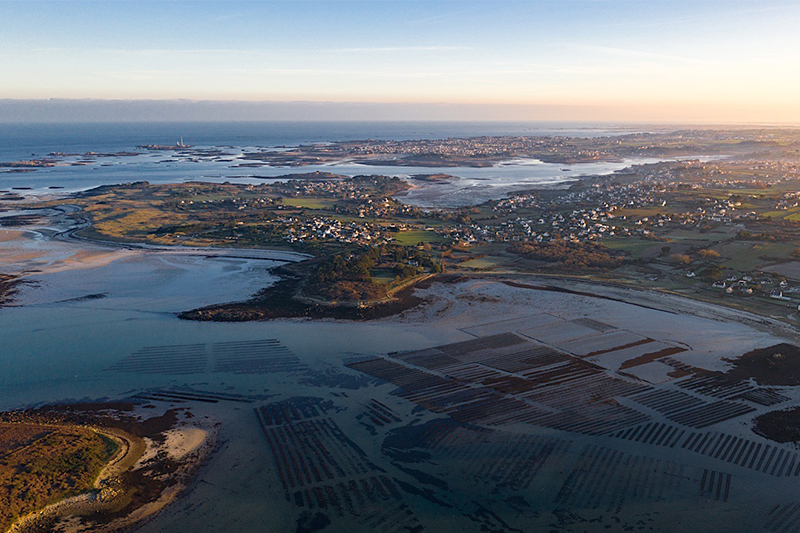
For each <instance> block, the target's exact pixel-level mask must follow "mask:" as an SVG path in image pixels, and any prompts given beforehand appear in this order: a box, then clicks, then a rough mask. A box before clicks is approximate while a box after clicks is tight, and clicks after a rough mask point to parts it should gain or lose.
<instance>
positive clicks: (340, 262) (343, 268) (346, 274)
mask: <svg viewBox="0 0 800 533" xmlns="http://www.w3.org/2000/svg"><path fill="white" fill-rule="evenodd" d="M375 268H380V269H383V270H384V271H386V270H388V271H390V272H393V273H394V274H395V275H396V276H397V278H396V279H397V280H403V279H407V278H410V277H413V276H416V275H417V274H419V273H420V272H425V271H427V272H439V271H440V270H441V268H440V266H439V264H438V263H436V262H435V261H434V260H433V258H432V257H431V255H430V253H429V252H428V251H426V250H422V249H419V248H416V247H413V246H401V245H397V244H386V245H383V246H376V247H374V248H367V249H363V250H361V251H360V252H354V253H351V254H348V255H345V254H336V255H334V256H332V257H330V258H328V259H327V260H325V261H323V262H322V263H320V264H319V266H317V268H316V270H314V272H313V273H312V274H311V276H310V278H309V285H310V286H309V292H310V293H313V294H318V295H321V296H325V297H327V298H330V299H332V300H375V299H379V298H383V297H385V296H386V295H387V289H386V285H383V284H380V283H376V282H374V281H373V279H372V275H371V271H372V270H373V269H375Z"/></svg>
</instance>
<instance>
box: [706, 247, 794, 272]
mask: <svg viewBox="0 0 800 533" xmlns="http://www.w3.org/2000/svg"><path fill="white" fill-rule="evenodd" d="M796 248H797V247H796V246H795V245H793V244H787V243H752V242H731V243H726V244H723V245H721V246H715V247H714V249H715V250H717V251H718V252H719V253H720V254H721V255H722V256H723V257H727V258H730V259H728V260H727V261H725V262H724V263H723V264H722V266H724V267H726V268H731V269H734V270H738V271H740V272H749V271H751V270H758V269H760V268H763V267H764V266H766V265H769V264H771V263H774V262H775V260H786V259H790V258H791V255H792V252H794V251H795V249H796ZM763 258H768V259H763Z"/></svg>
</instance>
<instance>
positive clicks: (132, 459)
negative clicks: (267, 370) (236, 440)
mask: <svg viewBox="0 0 800 533" xmlns="http://www.w3.org/2000/svg"><path fill="white" fill-rule="evenodd" d="M102 405H103V404H96V405H95V406H93V407H92V408H90V409H89V410H88V411H80V406H75V407H77V408H78V411H74V412H73V411H70V409H72V407H73V406H71V405H69V404H65V405H62V406H58V405H57V406H52V407H51V408H52V409H55V410H54V411H52V414H50V415H48V414H47V412H44V413H42V414H41V415H37V414H35V412H32V413H30V414H28V415H27V416H32V417H33V419H38V418H40V417H41V418H43V421H42V420H38V421H37V423H38V424H39V425H44V426H50V427H53V428H65V429H70V428H72V427H76V426H75V425H74V424H80V425H79V426H77V427H86V428H88V429H89V430H91V431H92V432H95V433H97V434H99V435H102V436H104V437H106V438H108V439H111V440H113V441H114V442H115V443H116V444H117V446H118V447H119V448H118V450H117V452H116V453H115V455H114V456H113V457H111V458H110V459H109V460H108V463H107V464H106V465H105V466H104V467H103V468H102V470H101V471H100V472H99V473H98V475H97V477H96V478H95V480H94V483H93V487H92V489H91V490H89V491H87V492H83V493H81V494H77V495H74V496H70V497H67V498H64V499H62V500H59V501H56V502H53V503H51V504H49V505H46V506H45V507H44V508H41V509H38V510H35V511H32V512H29V513H28V514H26V515H24V516H22V517H20V518H18V519H17V520H16V521H15V522H14V523H13V524H12V525H11V526H10V527H9V529H7V533H29V532H31V533H32V532H36V531H40V530H42V529H43V528H44V529H47V528H51V527H53V526H54V525H56V524H57V523H59V522H63V521H66V522H63V523H62V529H61V530H63V531H83V530H85V527H86V525H85V524H84V525H82V524H81V522H82V520H83V518H89V519H90V520H91V526H90V527H91V530H92V531H99V532H113V531H120V530H125V529H128V528H130V527H131V526H133V525H134V524H138V523H141V522H142V521H144V520H147V519H149V518H152V517H153V516H155V515H156V514H158V513H159V512H161V511H163V510H164V509H165V508H166V507H167V506H168V505H169V504H170V503H172V502H174V501H175V500H176V499H177V498H178V497H179V496H180V495H181V494H182V493H183V492H184V491H185V490H186V489H187V488H188V486H189V485H190V483H192V482H193V478H194V476H195V474H196V472H197V470H198V469H199V468H200V467H201V466H202V465H203V464H204V463H205V462H206V461H207V459H208V458H209V457H210V456H211V454H212V451H213V450H214V449H215V446H216V426H215V425H214V424H209V423H206V424H201V425H198V424H197V423H196V422H192V423H189V422H188V421H183V422H177V424H175V425H174V426H172V429H169V430H166V431H164V432H163V433H162V436H160V437H158V438H154V437H155V436H157V435H154V434H150V433H148V435H151V436H149V437H148V436H136V435H134V434H131V433H130V432H129V431H128V430H127V429H123V428H120V427H115V425H114V424H115V422H114V420H113V417H110V418H109V417H107V416H104V417H101V418H99V419H97V420H96V422H97V425H94V424H89V425H83V424H84V423H86V422H89V421H91V419H92V418H93V417H94V416H95V415H94V413H96V412H97V411H95V410H96V409H100V410H102ZM98 406H100V407H98ZM104 412H107V411H104ZM61 413H68V414H67V415H66V416H67V418H69V417H77V419H76V420H75V421H74V422H72V423H70V424H65V423H64V422H63V421H61V422H59V421H58V420H57V419H58V418H59V414H61ZM48 416H52V417H55V418H56V421H53V423H49V424H48V422H47V418H48ZM25 417H26V414H24V413H23V415H22V417H21V418H22V419H24V418H25ZM147 422H148V420H147V419H145V420H144V421H143V423H147ZM131 423H132V422H131V421H128V422H125V424H127V425H131ZM132 427H133V428H135V423H134V426H132ZM187 436H188V437H187ZM165 458H166V459H168V460H171V461H173V462H174V466H172V467H170V469H171V470H172V471H171V473H169V474H168V475H167V477H166V478H164V479H160V478H159V480H158V481H156V478H152V480H148V477H147V476H145V477H142V474H141V473H137V472H143V471H144V472H146V471H147V469H152V468H153V465H158V464H160V463H161V462H163V461H164V459H165ZM155 468H156V470H159V469H160V468H163V467H158V466H156V467H155ZM150 476H151V477H152V474H151V475H150ZM134 480H137V481H134ZM145 485H152V486H151V487H149V488H146V487H145ZM155 487H160V488H159V489H158V492H157V493H156V494H155V496H156V498H155V499H152V494H153V488H155ZM142 490H144V493H145V495H146V494H148V493H149V494H151V497H150V498H149V499H147V498H146V501H144V502H142V501H139V500H141V496H139V495H137V493H138V492H139V491H142ZM132 498H133V499H132ZM137 501H138V503H137ZM132 505H133V508H130V507H131V506H132Z"/></svg>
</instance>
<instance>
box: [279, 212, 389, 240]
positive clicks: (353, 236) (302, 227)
mask: <svg viewBox="0 0 800 533" xmlns="http://www.w3.org/2000/svg"><path fill="white" fill-rule="evenodd" d="M277 222H279V223H281V224H283V225H284V228H283V230H282V233H284V234H285V240H286V241H287V242H289V243H307V242H314V241H320V240H324V241H334V242H338V243H341V244H357V245H369V244H380V243H384V242H389V241H390V240H391V238H390V237H389V234H388V233H387V232H386V231H385V230H384V229H383V228H382V227H380V226H377V225H375V224H366V223H358V222H340V221H338V220H334V219H331V218H327V217H314V218H311V219H307V220H304V219H299V218H295V217H287V218H282V219H279V220H278V221H277Z"/></svg>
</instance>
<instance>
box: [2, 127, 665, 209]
mask: <svg viewBox="0 0 800 533" xmlns="http://www.w3.org/2000/svg"><path fill="white" fill-rule="evenodd" d="M657 129H658V128H657V127H649V128H634V127H631V126H625V125H618V124H600V125H598V124H589V123H586V124H581V123H555V122H547V123H507V122H501V123H491V122H490V123H483V122H481V123H475V122H470V123H467V122H464V123H461V122H447V123H438V122H430V123H429V122H413V123H412V122H264V123H250V122H238V123H197V122H194V123H116V124H108V123H104V124H2V125H0V161H20V160H29V159H38V158H46V157H48V156H49V155H50V154H51V153H60V154H67V155H66V157H62V158H61V163H60V164H58V165H57V166H55V167H49V168H38V169H36V170H35V171H32V172H9V171H5V172H3V171H2V169H0V191H5V192H8V191H12V190H13V191H14V193H15V194H22V195H27V196H30V195H34V196H41V195H44V194H48V195H49V194H53V193H54V192H55V191H60V192H62V193H69V192H77V191H81V190H86V189H90V188H93V187H97V186H99V185H112V184H118V183H129V182H135V181H148V182H150V183H176V182H186V181H207V182H224V181H236V182H238V183H261V182H263V181H264V180H269V179H272V178H275V177H277V176H286V175H292V174H298V173H303V172H314V171H325V172H334V173H338V174H342V175H349V176H353V175H358V174H381V175H388V176H401V177H408V176H411V175H417V174H430V173H432V172H440V171H442V172H447V173H448V174H451V175H453V176H456V177H458V178H459V179H458V180H455V181H451V182H448V183H447V184H445V185H442V184H441V183H439V184H438V186H437V187H435V188H431V187H430V186H429V187H420V188H419V189H417V190H414V191H411V192H410V193H408V194H407V195H406V196H405V197H404V198H403V201H405V202H407V203H409V204H412V205H416V206H419V207H458V206H464V205H473V204H478V203H482V202H485V201H486V200H490V199H497V198H502V197H504V196H507V195H508V194H511V193H513V192H514V191H516V190H519V189H524V188H530V187H549V186H557V185H559V184H563V183H568V182H570V181H574V180H575V179H577V178H579V177H581V176H587V175H605V174H609V173H612V172H615V171H618V170H620V169H622V168H625V167H626V166H628V165H631V164H634V163H648V162H655V161H657V160H655V159H628V160H624V161H603V162H591V163H580V164H571V165H562V164H555V163H544V162H541V161H538V160H530V159H529V160H519V159H518V160H512V161H507V162H501V163H498V164H497V165H495V166H493V167H489V168H473V167H447V168H443V169H435V168H433V169H432V168H430V167H397V166H373V165H369V166H367V165H359V164H353V163H352V162H346V161H345V162H341V163H335V164H324V165H310V166H304V167H273V166H261V167H257V168H253V167H251V166H240V165H241V164H242V163H248V162H247V161H242V160H240V159H239V158H240V157H241V155H242V154H243V153H245V152H248V151H255V150H260V149H265V148H267V149H269V148H278V149H281V148H286V147H294V146H298V145H303V144H311V143H328V142H334V141H347V140H366V139H374V140H409V139H445V138H464V137H476V136H573V137H575V136H577V137H597V136H610V135H622V134H626V133H636V132H642V131H655V130H657ZM181 139H183V142H184V143H185V144H188V145H191V146H192V147H193V148H201V149H202V148H218V149H222V150H223V151H224V152H225V154H227V155H226V156H222V157H216V158H208V157H206V158H203V157H201V158H198V157H191V156H187V155H185V154H183V155H182V154H180V153H178V152H172V151H156V152H152V151H146V150H137V146H140V145H148V144H157V145H174V144H176V143H177V142H179V141H180V140H181ZM92 152H93V153H94V154H101V155H89V156H86V155H85V154H88V153H92ZM120 152H126V153H128V154H131V153H137V154H138V155H125V156H108V154H117V153H120ZM102 154H105V155H102ZM250 163H252V162H250Z"/></svg>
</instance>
